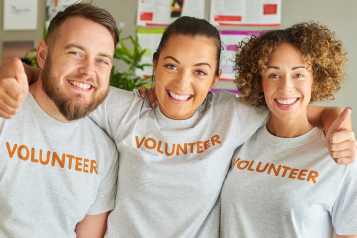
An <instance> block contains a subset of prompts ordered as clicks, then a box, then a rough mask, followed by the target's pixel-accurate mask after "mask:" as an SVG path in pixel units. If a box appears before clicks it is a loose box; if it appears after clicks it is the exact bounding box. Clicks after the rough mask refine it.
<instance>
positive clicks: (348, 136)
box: [326, 107, 357, 164]
mask: <svg viewBox="0 0 357 238" xmlns="http://www.w3.org/2000/svg"><path fill="white" fill-rule="evenodd" d="M351 112H352V108H350V107H347V108H346V109H345V110H344V111H343V112H342V113H341V114H340V116H339V117H338V118H337V119H336V120H335V121H334V122H333V123H332V125H331V127H330V129H329V131H328V133H327V134H326V143H327V147H328V149H329V153H330V155H331V157H332V158H333V159H334V160H335V162H336V163H337V164H351V163H353V162H354V161H355V160H356V153H357V149H356V146H357V141H356V138H355V134H354V132H353V131H352V130H349V129H346V128H344V125H345V123H347V122H348V121H349V120H350V115H351Z"/></svg>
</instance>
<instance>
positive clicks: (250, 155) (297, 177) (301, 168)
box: [221, 127, 357, 238]
mask: <svg viewBox="0 0 357 238" xmlns="http://www.w3.org/2000/svg"><path fill="white" fill-rule="evenodd" d="M221 209H222V210H221V236H222V237H249V238H260V237H266V238H269V237H274V238H277V237H282V238H283V237H284V238H285V237H301V238H309V237H311V238H316V237H322V238H327V237H332V236H333V228H335V229H336V233H337V234H339V235H351V234H357V163H353V164H351V165H338V164H336V163H335V162H334V161H333V159H332V158H331V157H330V156H329V153H328V150H327V148H326V145H325V139H324V135H323V132H322V131H320V130H319V129H317V128H314V129H312V130H311V131H309V132H308V133H306V134H304V135H302V136H299V137H296V138H281V137H276V136H273V135H271V134H270V133H269V132H268V131H267V129H266V127H263V128H261V129H259V131H258V132H257V133H256V134H255V135H253V136H252V137H251V138H250V139H249V140H248V141H247V142H246V143H245V144H244V145H242V146H241V147H240V148H238V149H237V150H236V152H235V154H234V156H233V161H232V166H231V168H230V170H229V173H228V175H227V179H226V181H225V182H224V186H223V189H222V193H221Z"/></svg>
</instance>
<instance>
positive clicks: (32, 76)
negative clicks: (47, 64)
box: [23, 64, 41, 84]
mask: <svg viewBox="0 0 357 238" xmlns="http://www.w3.org/2000/svg"><path fill="white" fill-rule="evenodd" d="M23 65H24V69H25V74H26V75H27V80H28V81H29V84H32V83H34V82H36V80H37V79H38V76H39V75H40V72H41V69H39V68H34V67H31V66H29V65H27V64H23Z"/></svg>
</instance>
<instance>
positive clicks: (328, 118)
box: [307, 105, 352, 133]
mask: <svg viewBox="0 0 357 238" xmlns="http://www.w3.org/2000/svg"><path fill="white" fill-rule="evenodd" d="M343 110H344V109H343V108H340V107H320V106H312V105H309V106H308V107H307V119H308V120H309V122H310V124H311V125H312V126H314V127H317V128H320V129H321V130H324V131H325V133H327V132H328V131H329V129H330V127H331V125H332V123H333V122H334V121H335V120H336V119H337V118H338V117H339V115H340V114H341V112H342V111H343ZM343 127H344V128H346V129H349V130H352V122H351V118H349V119H348V120H347V121H346V123H345V124H344V125H343Z"/></svg>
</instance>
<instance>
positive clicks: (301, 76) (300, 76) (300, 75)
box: [294, 74, 304, 78]
mask: <svg viewBox="0 0 357 238" xmlns="http://www.w3.org/2000/svg"><path fill="white" fill-rule="evenodd" d="M294 77H295V78H303V77H304V75H303V74H295V76H294Z"/></svg>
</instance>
